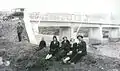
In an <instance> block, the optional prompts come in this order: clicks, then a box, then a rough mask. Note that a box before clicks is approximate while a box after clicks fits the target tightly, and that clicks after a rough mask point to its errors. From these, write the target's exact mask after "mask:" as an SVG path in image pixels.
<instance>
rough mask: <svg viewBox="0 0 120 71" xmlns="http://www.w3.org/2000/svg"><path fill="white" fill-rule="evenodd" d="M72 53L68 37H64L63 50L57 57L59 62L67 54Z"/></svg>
mask: <svg viewBox="0 0 120 71" xmlns="http://www.w3.org/2000/svg"><path fill="white" fill-rule="evenodd" d="M69 51H70V42H69V41H68V39H67V37H66V36H65V37H63V41H62V42H61V49H60V52H59V55H58V57H57V59H58V60H61V59H62V58H64V57H65V56H66V55H67V53H68V52H69Z"/></svg>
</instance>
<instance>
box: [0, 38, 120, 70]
mask: <svg viewBox="0 0 120 71" xmlns="http://www.w3.org/2000/svg"><path fill="white" fill-rule="evenodd" d="M119 46H120V43H110V44H104V45H99V46H94V47H89V48H88V55H86V56H85V57H83V58H82V59H81V60H80V62H78V63H77V64H76V65H70V64H61V63H60V62H57V61H55V60H54V59H52V60H50V61H45V59H44V58H45V56H46V55H47V53H48V48H45V49H42V50H39V51H38V46H37V45H33V44H30V43H26V42H16V43H14V42H8V41H7V40H2V39H0V57H3V59H4V60H8V61H10V65H9V66H4V65H0V71H120V59H119V57H117V56H118V55H119V54H118V51H119ZM115 55H116V56H115Z"/></svg>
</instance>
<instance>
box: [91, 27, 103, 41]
mask: <svg viewBox="0 0 120 71" xmlns="http://www.w3.org/2000/svg"><path fill="white" fill-rule="evenodd" d="M89 39H93V40H97V41H100V42H102V40H103V34H102V27H96V28H90V29H89Z"/></svg>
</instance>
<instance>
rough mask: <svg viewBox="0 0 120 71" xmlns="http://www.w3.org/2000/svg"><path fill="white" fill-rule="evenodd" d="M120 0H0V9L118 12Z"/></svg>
mask: <svg viewBox="0 0 120 71" xmlns="http://www.w3.org/2000/svg"><path fill="white" fill-rule="evenodd" d="M119 3H120V0H1V1H0V10H10V9H13V8H27V9H28V10H30V11H39V12H42V13H48V12H50V13H113V14H120V8H119V7H120V4H119Z"/></svg>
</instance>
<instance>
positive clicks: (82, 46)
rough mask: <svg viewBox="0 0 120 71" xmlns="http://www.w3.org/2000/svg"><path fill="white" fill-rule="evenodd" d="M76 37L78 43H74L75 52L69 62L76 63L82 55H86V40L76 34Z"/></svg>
mask: <svg viewBox="0 0 120 71" xmlns="http://www.w3.org/2000/svg"><path fill="white" fill-rule="evenodd" d="M77 39H78V43H74V48H75V50H74V51H75V52H77V53H76V55H75V56H74V57H73V58H71V62H72V63H71V64H76V63H77V62H78V61H79V60H80V59H81V57H82V56H85V55H87V50H86V42H85V41H84V40H83V36H81V35H78V36H77Z"/></svg>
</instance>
